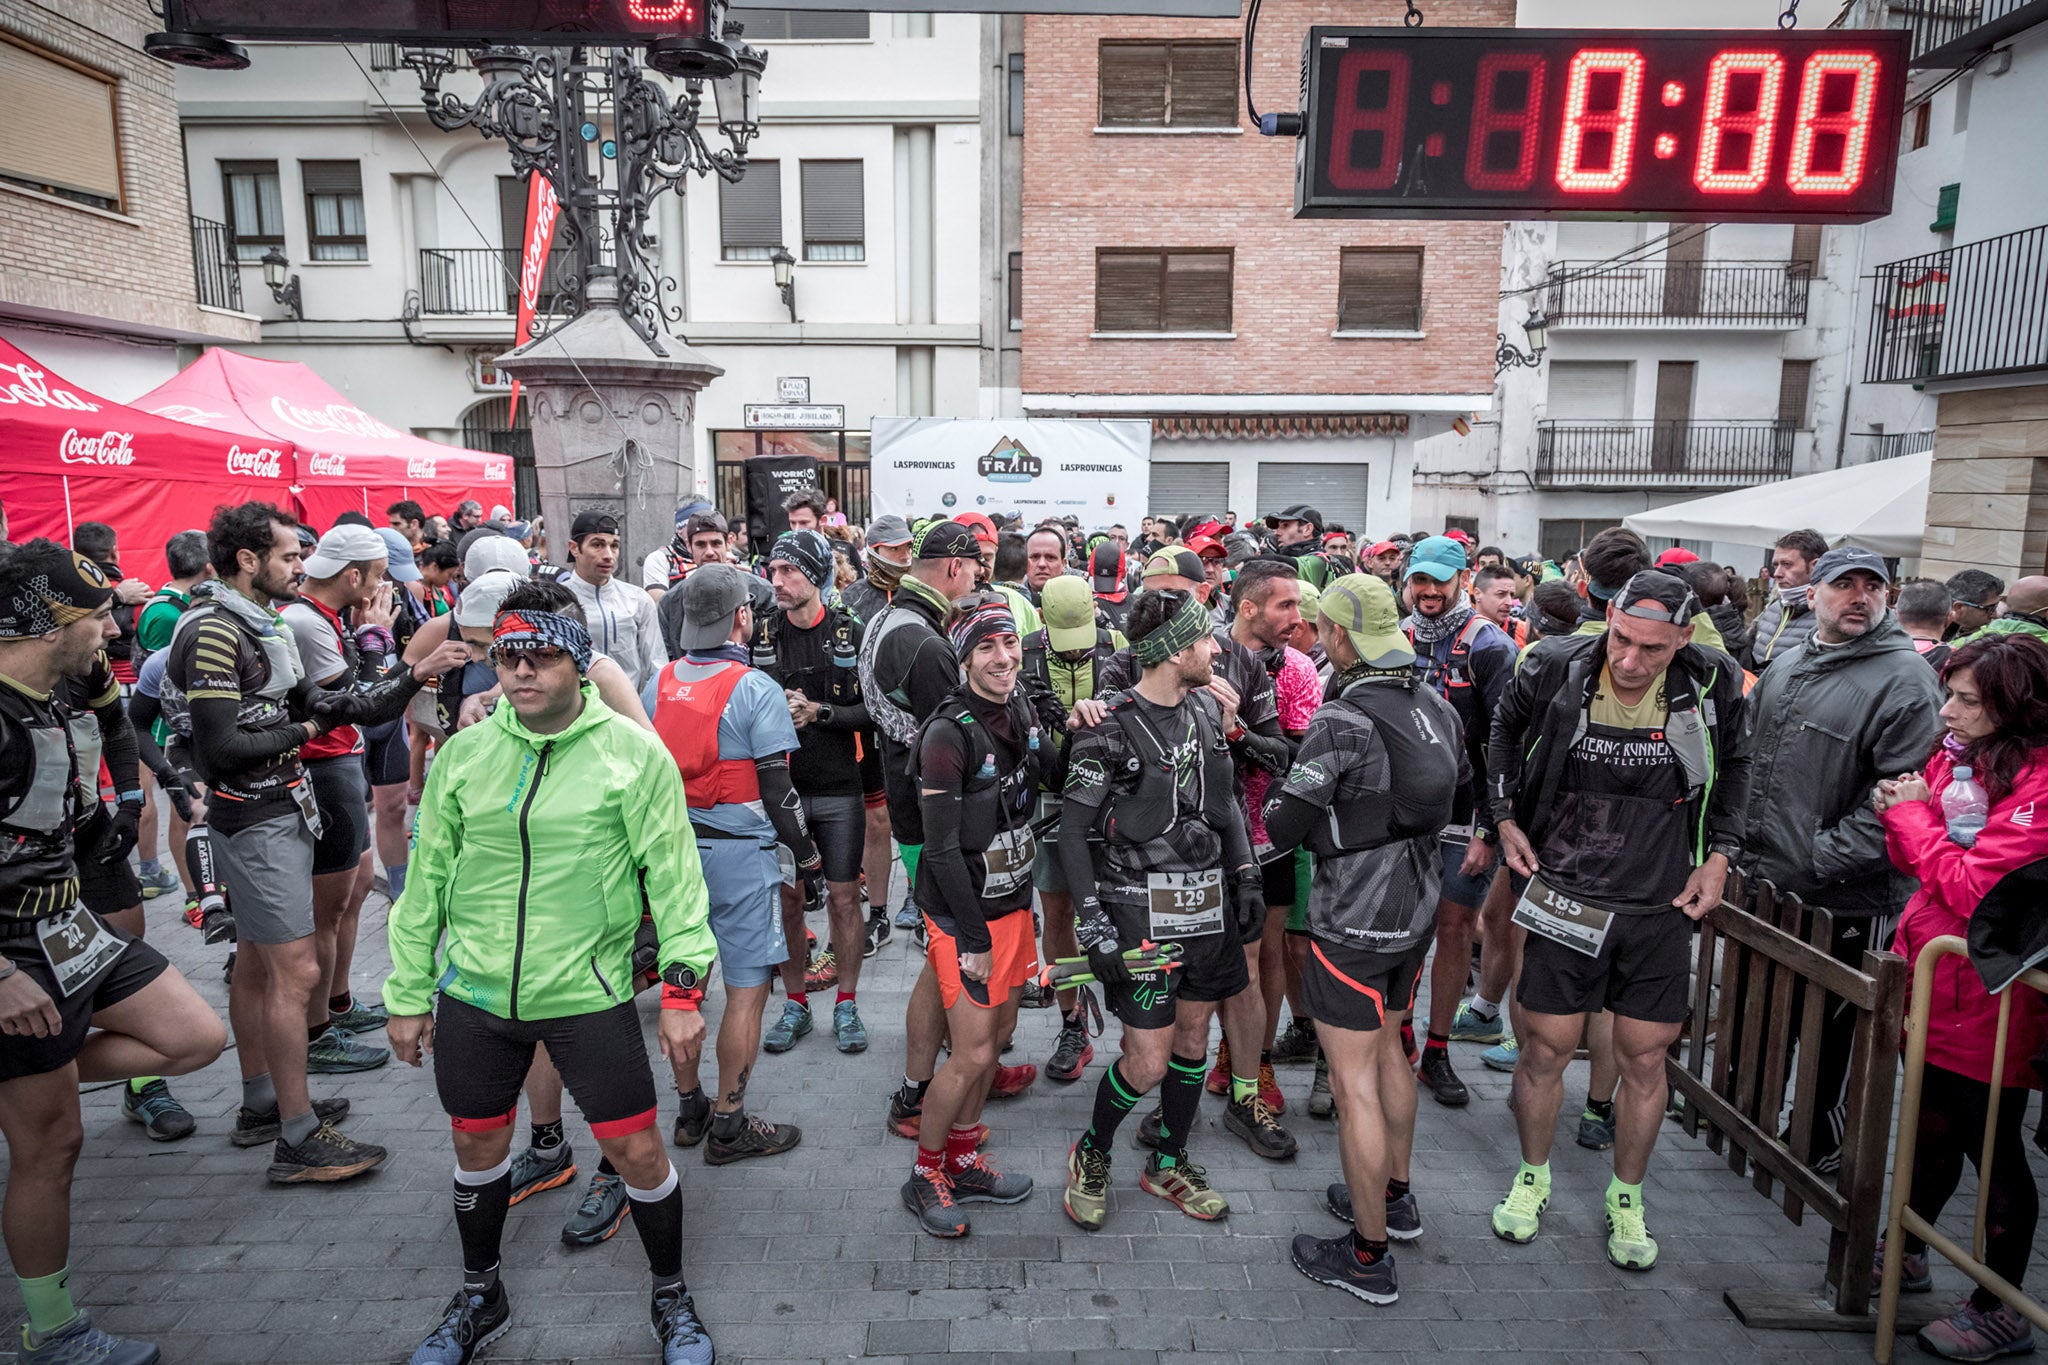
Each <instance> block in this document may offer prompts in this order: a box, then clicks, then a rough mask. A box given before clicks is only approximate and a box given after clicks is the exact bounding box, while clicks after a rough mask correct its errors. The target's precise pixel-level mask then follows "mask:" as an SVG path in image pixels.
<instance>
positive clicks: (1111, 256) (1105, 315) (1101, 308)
mask: <svg viewBox="0 0 2048 1365" xmlns="http://www.w3.org/2000/svg"><path fill="white" fill-rule="evenodd" d="M1230 294H1231V253H1230V252H1229V251H1228V250H1221V251H1218V250H1195V249H1181V248H1173V249H1164V250H1126V249H1123V248H1103V249H1102V250H1099V251H1097V252H1096V253H1095V330H1096V331H1098V332H1138V333H1146V332H1212V333H1213V332H1228V331H1229V330H1230V321H1231V318H1230Z"/></svg>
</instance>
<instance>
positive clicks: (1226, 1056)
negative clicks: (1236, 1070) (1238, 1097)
mask: <svg viewBox="0 0 2048 1365" xmlns="http://www.w3.org/2000/svg"><path fill="white" fill-rule="evenodd" d="M1202 1089H1204V1090H1206V1091H1208V1092H1209V1093H1210V1094H1212V1095H1228V1094H1229V1093H1230V1040H1229V1039H1228V1038H1225V1039H1224V1040H1223V1041H1222V1042H1220V1043H1218V1044H1216V1064H1215V1065H1214V1066H1212V1067H1210V1068H1209V1078H1208V1079H1207V1080H1205V1081H1203V1082H1202Z"/></svg>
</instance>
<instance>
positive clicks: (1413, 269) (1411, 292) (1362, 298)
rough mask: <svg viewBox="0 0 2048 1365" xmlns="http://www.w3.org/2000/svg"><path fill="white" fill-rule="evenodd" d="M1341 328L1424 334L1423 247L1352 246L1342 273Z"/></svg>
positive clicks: (1339, 291)
mask: <svg viewBox="0 0 2048 1365" xmlns="http://www.w3.org/2000/svg"><path fill="white" fill-rule="evenodd" d="M1337 330H1338V332H1340V333H1347V332H1419V331H1421V330H1422V248H1421V247H1408V246H1398V247H1380V246H1347V247H1345V248H1344V250H1343V254H1342V256H1341V257H1340V258H1339V262H1338V270H1337Z"/></svg>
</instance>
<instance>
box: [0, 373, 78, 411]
mask: <svg viewBox="0 0 2048 1365" xmlns="http://www.w3.org/2000/svg"><path fill="white" fill-rule="evenodd" d="M0 373H4V374H11V375H13V376H14V379H13V380H12V382H0V403H20V404H26V405H28V406H29V407H32V408H66V409H69V410H70V411H72V412H98V411H99V410H100V405H99V404H98V403H95V402H92V401H90V400H89V399H86V398H82V397H80V396H79V395H77V394H75V393H73V392H72V391H71V390H69V389H62V388H58V389H53V388H51V387H50V385H49V383H48V382H47V379H46V377H45V375H44V374H43V372H42V371H41V370H39V369H36V368H35V367H34V366H33V365H9V364H6V363H5V362H0Z"/></svg>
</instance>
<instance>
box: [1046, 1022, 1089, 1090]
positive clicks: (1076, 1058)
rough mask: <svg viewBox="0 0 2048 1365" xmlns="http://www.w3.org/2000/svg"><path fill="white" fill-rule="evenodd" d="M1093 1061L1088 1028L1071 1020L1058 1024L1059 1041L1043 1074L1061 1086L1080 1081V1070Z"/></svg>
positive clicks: (1047, 1060) (1053, 1047)
mask: <svg viewBox="0 0 2048 1365" xmlns="http://www.w3.org/2000/svg"><path fill="white" fill-rule="evenodd" d="M1094 1060H1095V1044H1094V1043H1092V1042H1090V1041H1089V1040H1088V1026H1087V1025H1086V1024H1085V1023H1081V1022H1078V1021H1075V1020H1072V1019H1068V1020H1063V1021H1062V1022H1061V1024H1060V1036H1059V1041H1058V1042H1056V1043H1054V1044H1053V1046H1052V1056H1050V1057H1048V1058H1047V1059H1046V1062H1045V1074H1046V1076H1047V1077H1048V1078H1050V1079H1052V1080H1055V1081H1058V1082H1059V1083H1060V1084H1061V1085H1071V1084H1072V1083H1074V1082H1075V1081H1078V1080H1080V1079H1081V1071H1082V1068H1084V1067H1086V1066H1087V1065H1088V1063H1090V1062H1092V1061H1094Z"/></svg>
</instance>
